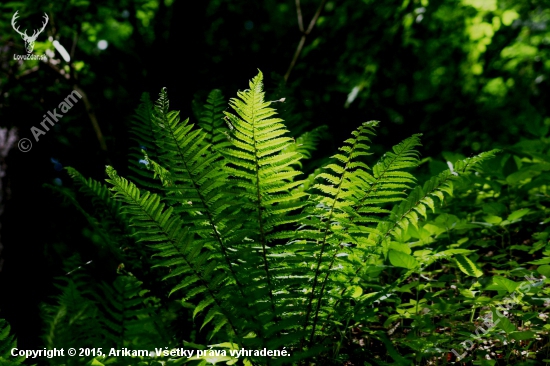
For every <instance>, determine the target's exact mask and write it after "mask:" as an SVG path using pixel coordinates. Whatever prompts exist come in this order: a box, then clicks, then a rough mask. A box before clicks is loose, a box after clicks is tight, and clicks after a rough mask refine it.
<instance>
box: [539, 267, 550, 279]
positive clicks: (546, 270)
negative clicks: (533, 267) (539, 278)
mask: <svg viewBox="0 0 550 366" xmlns="http://www.w3.org/2000/svg"><path fill="white" fill-rule="evenodd" d="M537 272H538V273H540V274H541V275H543V276H546V277H550V266H549V265H543V266H540V267H539V268H537Z"/></svg>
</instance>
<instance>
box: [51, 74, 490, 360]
mask: <svg viewBox="0 0 550 366" xmlns="http://www.w3.org/2000/svg"><path fill="white" fill-rule="evenodd" d="M262 81H263V75H262V74H261V73H259V74H258V75H257V76H256V77H255V78H253V79H252V80H251V81H250V84H249V89H247V90H245V91H241V92H239V93H238V98H233V99H231V100H230V103H229V105H230V107H231V109H232V112H229V111H223V114H224V117H223V119H225V122H226V123H227V126H228V129H227V130H224V127H223V126H222V123H221V122H220V121H222V115H221V112H222V105H221V100H222V99H221V95H220V94H219V92H217V91H214V92H212V93H211V94H210V96H209V97H208V100H207V103H206V105H205V106H204V107H203V109H202V113H200V116H201V119H200V122H199V124H198V125H199V126H200V127H202V128H194V125H193V124H191V123H189V120H188V119H186V120H182V119H180V117H179V113H178V112H174V111H171V110H170V109H169V104H168V96H167V93H166V90H164V89H163V90H162V91H161V93H160V96H159V99H158V100H157V102H155V103H151V102H150V101H149V98H148V97H147V96H144V97H143V98H142V105H141V106H140V108H138V110H137V118H136V120H135V121H136V122H135V125H134V128H133V132H134V135H135V136H136V140H137V142H138V144H139V145H140V150H141V155H140V156H138V155H137V153H136V152H134V154H133V155H132V160H133V161H132V163H131V164H132V165H131V167H132V170H133V171H134V173H135V174H136V178H137V179H136V182H138V184H136V183H134V182H132V181H130V180H128V179H126V178H123V177H121V176H119V175H118V173H117V172H116V170H115V169H114V168H112V167H110V166H109V167H107V169H106V172H107V174H108V176H109V179H107V182H108V183H109V184H110V186H111V188H110V191H111V196H108V197H107V196H105V194H104V193H105V187H104V186H103V185H101V184H99V183H97V182H94V181H92V180H86V179H83V178H82V177H81V176H80V175H79V174H78V173H77V172H76V171H74V170H73V169H70V170H69V172H70V174H71V175H72V177H73V179H75V182H76V183H77V184H78V185H79V186H80V187H81V188H80V189H81V190H83V191H84V192H86V193H91V194H93V195H96V196H97V197H98V199H97V200H96V201H95V206H98V207H104V208H115V211H117V214H116V219H114V221H119V220H120V221H122V222H124V225H123V226H122V227H124V228H125V229H124V232H130V233H131V236H132V238H134V239H135V243H129V244H128V245H132V246H135V247H136V248H142V249H140V251H141V252H142V253H151V254H153V257H152V259H151V261H152V262H151V265H152V267H151V270H154V269H157V270H160V271H162V273H163V274H164V275H163V276H162V281H161V282H160V283H161V284H162V283H164V284H169V287H168V288H167V289H166V290H167V292H166V293H164V295H162V297H161V298H160V299H159V300H160V303H159V305H160V304H162V303H163V302H164V301H167V299H168V298H167V297H164V296H166V295H170V296H172V297H174V296H175V297H177V298H179V299H181V302H182V304H183V305H184V306H185V307H187V308H189V309H191V310H192V312H191V313H190V316H192V318H193V319H196V320H197V321H198V322H199V323H200V324H201V325H200V329H204V331H206V332H208V340H207V341H208V342H212V341H214V340H220V341H221V343H220V345H218V346H219V347H221V348H222V349H224V348H225V349H228V350H229V349H243V348H244V349H250V350H256V349H262V348H267V349H271V350H283V347H284V349H285V350H286V351H288V352H289V356H286V357H283V356H281V357H267V358H266V357H262V356H248V357H245V362H249V363H252V364H256V365H259V364H271V365H278V364H288V363H296V362H302V361H301V360H318V361H317V362H322V363H324V364H337V363H338V362H342V361H345V360H346V359H350V358H352V357H353V356H352V354H351V353H352V351H353V350H352V349H350V348H349V345H347V344H344V338H342V336H341V335H345V334H349V332H350V331H352V330H353V329H354V328H356V327H358V326H363V325H366V324H368V323H369V322H371V321H372V319H373V316H375V311H373V310H374V309H373V308H372V306H373V304H374V303H375V302H380V301H384V299H388V298H390V297H392V296H393V294H394V292H395V291H396V290H399V286H400V284H402V283H403V282H405V281H407V280H408V279H409V278H410V276H411V275H412V274H413V273H415V272H417V271H419V270H421V269H424V268H427V267H428V266H429V265H430V264H432V263H434V262H435V261H437V260H440V259H446V260H448V259H450V258H451V257H453V256H454V255H455V254H463V253H464V252H460V251H454V252H453V251H452V250H451V251H450V250H447V251H439V252H436V251H434V252H430V253H426V255H424V256H422V257H419V256H418V255H415V256H414V257H413V256H411V249H410V246H408V245H406V244H405V243H406V236H407V233H408V232H409V231H410V230H412V228H414V229H415V230H418V229H419V228H420V227H421V225H422V224H423V222H425V220H427V219H428V218H429V217H430V215H429V213H428V210H427V209H430V210H432V211H434V210H436V209H437V206H438V205H437V204H436V201H435V200H434V199H433V198H434V197H435V198H437V199H438V200H440V201H444V200H445V197H446V196H450V195H451V194H452V182H459V181H460V177H461V176H468V175H469V173H470V172H471V171H472V170H474V169H476V168H477V167H478V166H479V164H481V163H482V162H484V161H486V160H487V159H488V158H490V157H493V156H494V155H495V152H494V151H493V152H488V153H483V154H480V155H478V156H476V157H472V158H467V159H462V160H457V161H455V162H454V165H453V169H448V170H446V171H443V172H441V173H439V174H437V175H435V176H434V177H432V178H431V179H429V180H427V181H426V182H425V183H424V184H422V185H417V183H416V178H415V176H414V175H413V174H412V173H411V170H412V169H413V168H415V167H416V166H417V165H418V164H419V159H418V152H417V151H416V147H418V146H419V145H420V135H413V136H412V137H409V138H407V139H405V140H404V141H402V142H401V143H399V144H397V145H395V146H394V147H393V149H392V151H390V152H388V153H386V154H385V155H383V156H382V157H381V158H380V159H378V161H375V163H374V164H373V165H372V168H371V165H370V160H371V158H370V156H371V155H372V153H370V152H369V150H370V145H371V140H370V139H371V137H372V136H375V134H376V128H377V126H378V124H379V123H378V122H376V121H371V122H366V123H363V124H362V126H361V127H359V128H358V129H357V130H356V131H354V132H353V134H352V136H351V137H350V138H349V139H347V140H346V141H345V142H344V146H342V147H341V148H340V151H339V152H338V153H337V154H335V155H334V156H333V157H332V159H331V161H330V162H329V163H327V164H326V165H325V166H324V167H323V168H322V169H321V170H319V171H317V173H315V176H314V177H312V178H308V179H307V181H306V180H302V179H299V178H298V177H299V176H300V174H301V172H300V171H298V170H297V168H298V167H300V166H301V162H302V161H303V160H304V159H305V158H307V157H309V156H310V155H309V153H310V151H312V148H313V146H314V144H315V143H316V140H317V139H318V134H319V133H320V131H319V130H314V131H312V132H309V133H307V132H306V133H305V134H303V135H302V137H301V138H298V139H296V140H294V139H293V138H291V137H288V136H287V132H288V131H287V130H286V128H285V125H284V124H283V121H282V120H281V119H280V118H277V117H276V111H275V109H273V108H271V107H270V105H271V102H267V101H266V100H265V95H264V91H263V82H262ZM134 151H135V150H134ZM138 159H139V162H138V163H136V161H138ZM152 179H154V180H155V181H153V180H152ZM91 222H93V221H91ZM130 228H131V229H130ZM100 229H101V227H100ZM134 250H135V249H134ZM415 254H416V253H415ZM125 256H126V255H125V253H122V257H123V258H124V257H125ZM460 258H462V259H460ZM124 260H125V259H124ZM465 260H467V259H465V258H463V257H460V256H457V261H465ZM132 263H133V261H132V260H129V264H130V265H132ZM450 263H452V262H450ZM138 268H139V267H138ZM384 268H388V269H389V270H390V271H391V273H393V275H392V276H393V281H387V282H385V284H384V283H379V284H377V285H373V283H372V282H373V281H375V282H376V281H378V279H379V278H380V275H381V271H382V270H383V269H384ZM403 268H404V269H405V271H404V272H403V271H402V269H403ZM140 270H144V271H145V272H144V273H143V274H144V275H146V274H147V269H146V268H140ZM396 276H397V277H396ZM73 277H74V278H73V279H71V280H69V281H68V283H67V284H66V285H63V286H62V290H63V293H62V295H60V297H59V298H58V306H57V307H56V308H55V309H56V310H54V311H50V316H49V320H48V322H47V323H48V324H49V328H50V331H49V334H50V336H48V338H47V339H48V342H49V343H48V344H49V345H50V346H53V345H57V344H66V342H68V340H69V339H73V340H74V339H79V338H78V337H79V336H78V335H75V334H73V333H70V332H73V331H75V329H76V331H77V332H78V329H80V328H78V327H77V328H73V327H71V326H68V325H67V322H68V323H69V324H80V323H79V322H85V321H86V320H88V319H89V320H92V321H90V322H88V323H87V325H86V327H82V329H83V330H85V331H86V332H88V333H89V334H90V335H89V336H88V338H87V340H86V342H90V341H91V340H92V339H94V341H96V342H100V343H101V342H103V343H101V344H116V345H119V346H122V345H124V346H128V347H130V346H132V347H137V348H141V349H143V348H147V347H152V346H153V345H154V343H153V342H151V341H149V339H150V338H148V337H147V334H161V333H162V332H161V333H158V329H165V328H166V327H162V326H161V325H162V321H161V322H160V323H158V322H157V320H158V319H159V318H158V314H157V317H155V315H154V314H155V312H158V311H159V309H160V308H159V307H158V306H159V305H154V306H151V305H150V304H149V305H147V304H148V300H147V299H146V298H144V297H143V292H139V288H140V282H139V281H138V280H137V279H136V278H135V277H133V276H132V275H126V276H118V277H117V279H116V280H115V281H114V282H113V284H112V285H107V284H105V283H98V284H97V285H96V288H95V289H94V290H92V289H90V288H88V289H84V288H82V287H81V285H78V283H79V282H78V280H77V279H78V275H73ZM159 280H160V278H157V279H156V282H155V280H153V283H158V281H159ZM153 286H156V285H153ZM162 288H166V287H165V286H164V287H162ZM369 290H370V291H369ZM88 291H89V292H88ZM93 292H97V293H98V294H102V295H99V296H95V297H93V296H92V293H93ZM154 303H155V304H157V302H154ZM77 309H81V310H80V311H78V310H77ZM164 325H166V324H164ZM159 326H160V328H158V327H159ZM99 329H101V332H100V333H99V332H98V330H99ZM138 329H140V330H142V332H139V331H138ZM200 329H199V330H200ZM143 330H146V333H145V334H144V333H143ZM64 331H69V333H67V334H66V335H65V338H63V337H64V335H63V334H64ZM155 331H157V333H155ZM94 334H95V336H94ZM100 334H103V336H99V335H100ZM164 334H167V333H164ZM370 334H371V336H372V337H373V339H375V340H377V341H379V342H382V343H384V344H388V348H389V349H390V350H391V351H390V352H389V354H388V355H389V357H391V358H393V359H394V360H395V361H397V362H401V363H402V362H404V360H405V358H403V356H401V355H399V353H398V351H397V350H395V349H394V348H393V346H391V344H390V343H389V342H390V341H389V340H388V338H387V336H386V335H385V334H384V333H383V332H380V331H372V332H371V333H370ZM173 336H174V335H172V336H169V337H173ZM93 337H96V338H93ZM155 337H156V339H159V338H158V337H160V335H155ZM335 337H336V338H335ZM335 339H337V340H338V339H339V340H338V341H337V347H336V348H335V347H334V340H335ZM173 340H174V338H172V341H173ZM82 342H84V340H83V339H82ZM148 342H150V343H148ZM227 342H229V343H227ZM222 344H225V345H231V346H230V347H229V348H228V347H226V346H222ZM341 348H343V349H341ZM361 352H363V356H362V357H363V358H369V357H370V356H368V355H367V354H366V353H365V351H361ZM223 357H228V359H226V361H227V362H229V363H231V362H233V361H234V359H233V358H232V357H230V356H229V355H223ZM206 359H208V357H207V358H206ZM206 359H203V361H202V362H203V363H204V362H205V360H206ZM136 360H137V359H136ZM197 360H198V359H197ZM232 360H233V361H232ZM220 361H221V359H220ZM98 362H103V361H101V360H99V359H98ZM113 362H118V361H116V360H115V361H113ZM136 362H137V361H136ZM406 362H408V361H406Z"/></svg>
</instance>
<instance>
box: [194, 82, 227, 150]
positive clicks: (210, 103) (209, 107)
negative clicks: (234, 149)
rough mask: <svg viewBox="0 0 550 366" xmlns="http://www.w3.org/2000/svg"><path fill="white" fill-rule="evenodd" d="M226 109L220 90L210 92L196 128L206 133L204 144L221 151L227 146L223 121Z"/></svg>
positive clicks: (225, 128)
mask: <svg viewBox="0 0 550 366" xmlns="http://www.w3.org/2000/svg"><path fill="white" fill-rule="evenodd" d="M225 109H226V102H225V99H224V98H223V95H222V92H221V91H220V90H217V89H215V90H212V91H211V92H210V94H208V98H207V100H206V104H205V105H204V107H203V109H202V112H201V114H200V119H199V122H198V126H199V127H200V128H202V129H203V130H204V131H205V132H206V133H207V135H206V136H207V138H206V142H207V143H209V144H210V145H213V146H215V147H216V149H218V150H219V149H221V148H223V147H225V146H227V142H228V131H229V129H228V128H227V126H226V125H225V121H224V120H223V117H224V114H223V111H224V110H225Z"/></svg>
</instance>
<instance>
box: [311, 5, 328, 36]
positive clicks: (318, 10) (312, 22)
mask: <svg viewBox="0 0 550 366" xmlns="http://www.w3.org/2000/svg"><path fill="white" fill-rule="evenodd" d="M326 2H327V0H323V1H321V5H319V7H318V8H317V11H316V12H315V15H314V16H313V19H311V22H309V26H308V27H307V30H306V34H309V33H310V32H311V31H312V30H313V27H315V23H317V19H319V15H321V11H323V7H324V6H325V3H326Z"/></svg>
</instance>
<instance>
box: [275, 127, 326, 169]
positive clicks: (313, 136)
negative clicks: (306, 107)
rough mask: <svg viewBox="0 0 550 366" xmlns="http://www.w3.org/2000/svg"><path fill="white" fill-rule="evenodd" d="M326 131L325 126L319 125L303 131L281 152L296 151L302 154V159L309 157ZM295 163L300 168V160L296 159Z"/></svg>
mask: <svg viewBox="0 0 550 366" xmlns="http://www.w3.org/2000/svg"><path fill="white" fill-rule="evenodd" d="M327 131H328V127H327V126H319V127H316V128H314V129H313V130H311V131H308V132H304V133H303V134H301V135H300V136H299V137H297V138H296V140H295V142H294V143H293V144H291V145H289V146H288V147H286V148H285V149H284V150H283V153H288V152H292V151H296V152H298V153H300V154H301V155H302V158H303V159H309V158H311V154H312V152H313V151H314V150H315V149H316V148H317V145H318V144H319V141H320V140H321V139H323V138H324V137H325V136H326V134H327ZM297 165H298V166H299V167H300V168H302V161H301V160H300V161H298V163H297Z"/></svg>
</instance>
